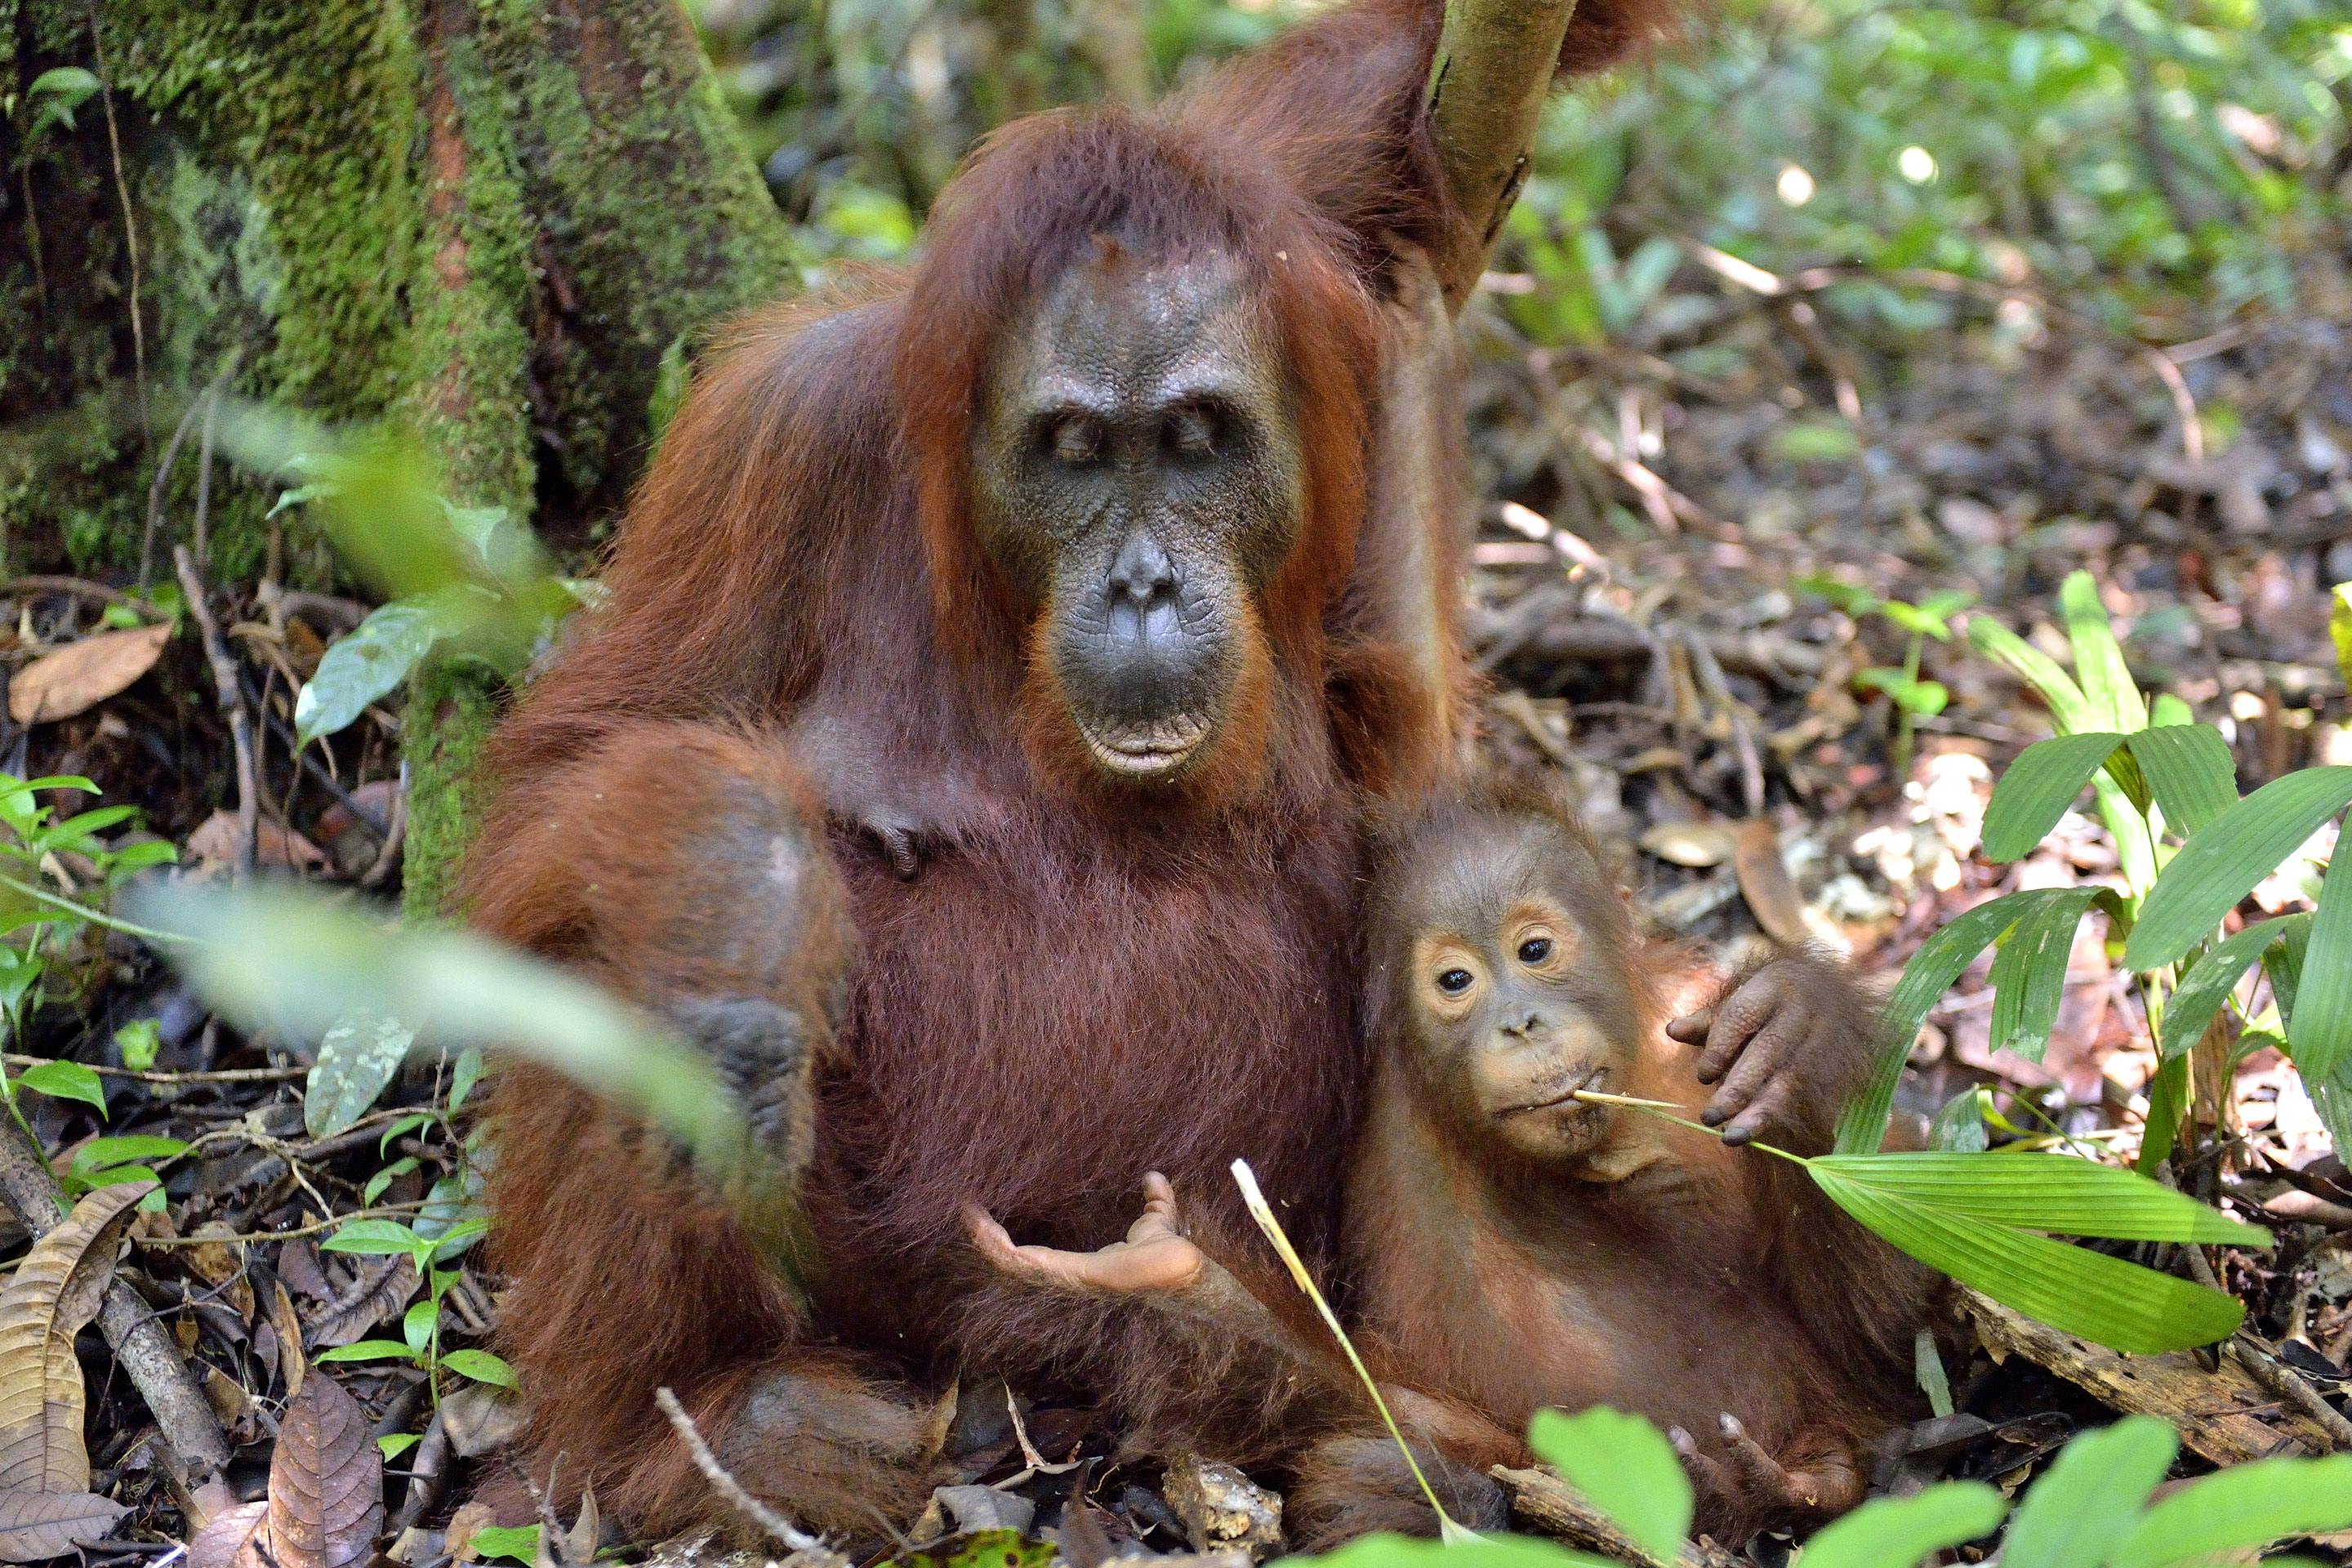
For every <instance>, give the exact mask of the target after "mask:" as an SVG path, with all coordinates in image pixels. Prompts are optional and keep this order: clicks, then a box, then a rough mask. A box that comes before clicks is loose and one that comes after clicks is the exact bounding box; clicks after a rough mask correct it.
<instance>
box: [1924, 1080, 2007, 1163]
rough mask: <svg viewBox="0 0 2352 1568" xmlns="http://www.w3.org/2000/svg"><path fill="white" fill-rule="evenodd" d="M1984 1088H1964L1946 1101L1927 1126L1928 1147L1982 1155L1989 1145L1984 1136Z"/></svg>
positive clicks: (1988, 1140)
mask: <svg viewBox="0 0 2352 1568" xmlns="http://www.w3.org/2000/svg"><path fill="white" fill-rule="evenodd" d="M1983 1107H1984V1091H1983V1090H1982V1089H1962V1090H1960V1092H1959V1093H1958V1094H1956V1095H1954V1096H1952V1098H1951V1099H1949V1100H1946V1101H1945V1102H1944V1109H1943V1110H1938V1111H1937V1112H1936V1120H1935V1121H1933V1122H1931V1123H1929V1124H1928V1127H1927V1147H1929V1148H1930V1149H1936V1150H1940V1151H1942V1152H1945V1153H1948V1154H1981V1153H1983V1152H1985V1150H1986V1149H1987V1148H1988V1147H1989V1146H1990V1142H1991V1140H1990V1139H1989V1138H1987V1137H1986V1135H1985V1124H1984V1109H1983Z"/></svg>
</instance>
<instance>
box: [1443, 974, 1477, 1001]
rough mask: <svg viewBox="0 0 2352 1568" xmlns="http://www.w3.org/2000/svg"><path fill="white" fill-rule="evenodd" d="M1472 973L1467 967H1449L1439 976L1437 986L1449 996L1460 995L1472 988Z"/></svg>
mask: <svg viewBox="0 0 2352 1568" xmlns="http://www.w3.org/2000/svg"><path fill="white" fill-rule="evenodd" d="M1470 981H1471V974H1470V972H1469V971H1468V970H1466V969H1449V970H1447V971H1445V972H1444V973H1442V974H1440V975H1439V976H1438V977H1437V988H1438V989H1439V990H1440V991H1443V992H1444V993H1445V994H1447V995H1448V996H1459V995H1461V994H1462V993H1464V992H1465V991H1467V990H1469V989H1470Z"/></svg>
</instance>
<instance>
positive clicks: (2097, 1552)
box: [2000, 1415, 2180, 1568]
mask: <svg viewBox="0 0 2352 1568" xmlns="http://www.w3.org/2000/svg"><path fill="white" fill-rule="evenodd" d="M2179 1451H2180V1439H2179V1436H2177V1435H2176V1434H2175V1433H2174V1432H2173V1430H2172V1428H2171V1427H2169V1426H2166V1425H2165V1424H2164V1423H2163V1422H2161V1421H2158V1420H2154V1419H2152V1418H2150V1417H2148V1416H2146V1415H2126V1417H2124V1418H2123V1419H2122V1420H2121V1421H2118V1422H2116V1424H2115V1425H2114V1426H2107V1427H2103V1428H2101V1429H2100V1430H2098V1431H2096V1432H2085V1433H2084V1434H2083V1435H2082V1436H2079V1437H2076V1438H2075V1439H2074V1441H2073V1442H2071V1443H2069V1444H2067V1445H2066V1446H2065V1447H2063V1448H2061V1449H2060V1450H2059V1451H2058V1458H2056V1459H2054V1460H2053V1461H2052V1463H2051V1466H2050V1468H2048V1469H2047V1470H2045V1471H2043V1472H2042V1478H2041V1479H2039V1480H2037V1481H2035V1482H2034V1483H2033V1487H2032V1489H2031V1490H2030V1491H2028V1492H2027V1493H2026V1494H2025V1500H2024V1501H2023V1502H2021V1503H2020V1504H2018V1505H2017V1512H2016V1513H2015V1514H2014V1515H2012V1516H2011V1519H2010V1521H2009V1534H2008V1536H2007V1538H2006V1539H2005V1540H2004V1541H2003V1542H2002V1543H2001V1552H2000V1561H2001V1565H2002V1568H2101V1564H2103V1563H2105V1562H2106V1560H2107V1553H2108V1552H2110V1551H2112V1550H2114V1548H2115V1544H2116V1542H2118V1541H2120V1540H2122V1539H2123V1538H2124V1536H2125V1535H2126V1534H2127V1533H2128V1532H2129V1531H2130V1530H2131V1528H2132V1526H2133V1525H2134V1524H2135V1523H2137V1521H2138V1519H2139V1514H2140V1510H2141V1508H2142V1507H2143V1506H2144V1505H2145V1504H2146V1503H2147V1499H2148V1494H2149V1493H2150V1492H2153V1491H2154V1490H2156V1487H2157V1483H2158V1481H2161V1480H2163V1479H2164V1473H2165V1471H2167V1470H2168V1469H2170V1468H2172V1458H2173V1456H2174V1455H2176V1454H2178V1453H2179Z"/></svg>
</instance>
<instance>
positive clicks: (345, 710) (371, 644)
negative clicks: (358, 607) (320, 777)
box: [294, 594, 458, 748]
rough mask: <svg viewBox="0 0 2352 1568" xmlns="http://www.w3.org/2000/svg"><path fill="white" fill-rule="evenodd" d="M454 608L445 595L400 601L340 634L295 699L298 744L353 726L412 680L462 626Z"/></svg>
mask: <svg viewBox="0 0 2352 1568" xmlns="http://www.w3.org/2000/svg"><path fill="white" fill-rule="evenodd" d="M451 610H452V601H451V600H450V599H449V598H448V597H447V596H446V595H439V594H436V595H427V596H425V597H424V598H416V599H394V601H393V602H392V603H391V604H389V605H383V607H382V608H380V609H378V610H376V611H375V612H373V614H371V615H370V616H368V618H367V619H366V620H364V621H362V622H361V623H360V624H359V626H357V628H355V629H354V630H352V631H351V632H350V633H348V634H346V635H345V636H343V637H338V638H336V639H335V641H334V643H333V645H332V646H331V647H329V648H328V649H327V651H326V654H325V655H324V657H322V658H320V660H319V668H318V671H317V673H316V674H314V675H312V676H311V677H310V679H309V680H308V681H306V682H304V683H303V686H302V690H301V693H300V694H299V696H297V697H296V698H295V700H294V744H295V745H296V746H297V747H298V748H299V747H301V746H307V745H309V744H310V742H313V741H315V740H317V739H318V738H319V737H320V736H321V735H332V734H335V733H337V732H339V731H341V730H343V729H345V728H347V727H348V726H349V725H350V724H351V723H352V721H354V720H356V719H357V718H358V717H359V716H360V715H361V714H362V713H364V712H365V711H367V708H368V704H370V703H371V702H373V701H375V700H377V699H379V698H381V697H383V696H384V695H385V694H386V693H387V692H390V691H391V690H392V689H394V688H395V687H397V686H398V685H399V684H400V683H401V682H402V681H404V680H405V679H408V674H409V671H411V670H413V669H415V668H416V662H417V660H419V659H421V658H424V657H425V655H426V654H428V653H430V652H431V651H432V650H433V646H434V645H435V644H436V643H437V642H439V641H440V640H441V639H442V638H443V637H446V636H448V635H449V634H450V633H451V632H452V631H453V630H454V629H456V627H457V625H458V622H457V619H456V618H455V617H453V616H452V614H451Z"/></svg>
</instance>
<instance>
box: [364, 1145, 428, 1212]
mask: <svg viewBox="0 0 2352 1568" xmlns="http://www.w3.org/2000/svg"><path fill="white" fill-rule="evenodd" d="M418 1163H419V1162H418V1160H417V1158H416V1156H415V1155H414V1154H404V1155H402V1156H401V1157H400V1158H399V1159H397V1160H394V1162H393V1163H391V1164H389V1165H386V1166H385V1167H384V1168H383V1170H381V1171H378V1172H377V1173H375V1174H374V1175H373V1176H370V1177H369V1178H368V1179H367V1182H366V1184H364V1185H362V1187H361V1188H360V1204H361V1206H362V1207H372V1206H373V1205H374V1203H375V1201H376V1199H378V1198H380V1197H382V1196H383V1190H384V1189H385V1188H386V1187H388V1186H390V1185H392V1184H393V1183H394V1182H396V1181H398V1180H399V1179H400V1178H401V1177H403V1176H404V1175H406V1174H408V1173H409V1172H411V1171H414V1170H415V1169H416V1167H417V1165H418Z"/></svg>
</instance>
